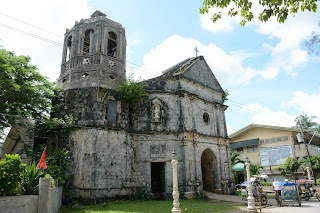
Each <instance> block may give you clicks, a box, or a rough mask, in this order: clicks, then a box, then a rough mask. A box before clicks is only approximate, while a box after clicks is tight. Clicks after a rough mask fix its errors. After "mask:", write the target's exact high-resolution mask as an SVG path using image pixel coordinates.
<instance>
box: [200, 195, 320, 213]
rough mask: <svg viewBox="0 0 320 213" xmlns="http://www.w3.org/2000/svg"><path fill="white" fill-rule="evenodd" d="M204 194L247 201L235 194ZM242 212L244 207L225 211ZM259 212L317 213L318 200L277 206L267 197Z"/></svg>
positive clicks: (212, 197) (219, 198) (230, 212)
mask: <svg viewBox="0 0 320 213" xmlns="http://www.w3.org/2000/svg"><path fill="white" fill-rule="evenodd" d="M206 194H207V195H208V197H209V198H210V199H216V200H226V201H231V202H239V203H247V201H243V200H241V197H240V196H236V195H221V194H216V193H211V192H206ZM257 208H258V206H257ZM244 212H247V208H246V207H245V208H242V209H238V210H234V211H229V212H227V213H244ZM257 212H260V210H259V209H257ZM261 212H263V213H301V212H307V213H319V212H320V202H319V201H318V200H317V199H315V198H312V199H310V200H309V201H304V200H302V205H301V207H299V206H298V205H294V206H282V207H279V206H278V205H277V203H276V200H275V199H268V205H266V206H262V209H261Z"/></svg>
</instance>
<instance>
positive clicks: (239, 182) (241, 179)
mask: <svg viewBox="0 0 320 213" xmlns="http://www.w3.org/2000/svg"><path fill="white" fill-rule="evenodd" d="M243 182H244V175H243V174H242V173H239V174H238V184H241V183H243Z"/></svg>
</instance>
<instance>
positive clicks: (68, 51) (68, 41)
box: [66, 36, 72, 61]
mask: <svg viewBox="0 0 320 213" xmlns="http://www.w3.org/2000/svg"><path fill="white" fill-rule="evenodd" d="M71 46H72V36H69V38H68V40H67V56H66V59H67V61H69V60H70V58H71Z"/></svg>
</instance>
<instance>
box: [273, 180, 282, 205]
mask: <svg viewBox="0 0 320 213" xmlns="http://www.w3.org/2000/svg"><path fill="white" fill-rule="evenodd" d="M272 186H273V190H274V192H275V199H276V200H278V197H279V196H280V195H281V186H280V183H279V181H277V179H276V178H274V179H273V183H272Z"/></svg>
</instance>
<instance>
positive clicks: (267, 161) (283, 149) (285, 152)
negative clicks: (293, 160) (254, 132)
mask: <svg viewBox="0 0 320 213" xmlns="http://www.w3.org/2000/svg"><path fill="white" fill-rule="evenodd" d="M259 151H260V163H261V166H277V165H281V164H284V163H285V162H286V159H287V158H288V157H292V147H291V145H288V146H277V147H270V148H264V149H260V150H259Z"/></svg>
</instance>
